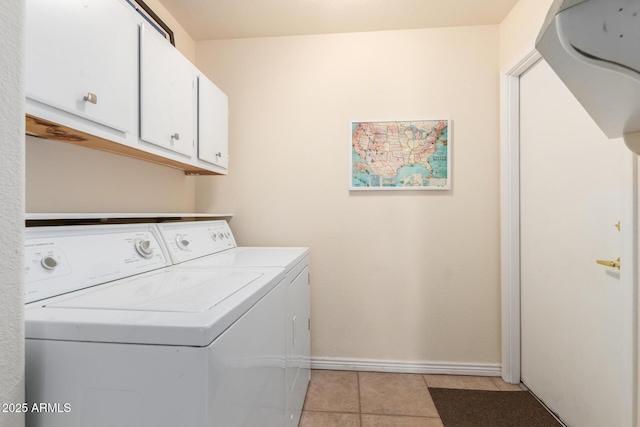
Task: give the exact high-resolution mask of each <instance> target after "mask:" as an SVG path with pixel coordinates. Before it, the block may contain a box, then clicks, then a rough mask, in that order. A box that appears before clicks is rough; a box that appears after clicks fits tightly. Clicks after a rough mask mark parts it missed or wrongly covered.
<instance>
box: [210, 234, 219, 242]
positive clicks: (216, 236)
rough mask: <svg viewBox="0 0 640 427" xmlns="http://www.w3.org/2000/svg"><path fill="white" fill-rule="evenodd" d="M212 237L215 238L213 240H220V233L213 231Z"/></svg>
mask: <svg viewBox="0 0 640 427" xmlns="http://www.w3.org/2000/svg"><path fill="white" fill-rule="evenodd" d="M211 238H212V239H213V241H214V242H215V241H216V240H218V235H217V234H216V233H213V234H212V235H211Z"/></svg>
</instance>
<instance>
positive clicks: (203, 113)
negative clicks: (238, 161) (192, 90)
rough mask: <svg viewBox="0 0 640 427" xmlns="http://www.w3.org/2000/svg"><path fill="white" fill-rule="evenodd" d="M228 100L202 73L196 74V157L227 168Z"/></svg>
mask: <svg viewBox="0 0 640 427" xmlns="http://www.w3.org/2000/svg"><path fill="white" fill-rule="evenodd" d="M228 147H229V100H228V98H227V95H225V93H224V92H223V91H221V90H220V89H219V88H218V87H217V86H216V85H215V84H213V83H212V82H211V80H209V79H208V78H206V77H205V76H203V75H200V76H198V158H199V159H200V160H203V161H205V162H208V163H211V164H214V165H216V166H220V167H223V168H225V169H226V168H227V166H228V163H229V152H228Z"/></svg>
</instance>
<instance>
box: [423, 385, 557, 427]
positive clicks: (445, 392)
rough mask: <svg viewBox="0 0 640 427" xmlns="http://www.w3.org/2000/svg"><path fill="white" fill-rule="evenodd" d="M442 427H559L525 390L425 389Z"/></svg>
mask: <svg viewBox="0 0 640 427" xmlns="http://www.w3.org/2000/svg"><path fill="white" fill-rule="evenodd" d="M429 393H431V397H432V398H433V401H434V403H435V404H436V408H437V409H438V413H439V414H440V418H441V419H442V423H443V424H444V427H559V426H560V425H561V424H560V423H558V421H556V419H555V418H554V417H553V416H552V415H551V414H550V413H549V412H548V411H547V410H546V409H545V408H544V406H542V405H541V404H540V402H538V401H537V400H536V399H535V397H533V396H532V395H531V393H529V392H528V391H480V390H458V389H447V388H429Z"/></svg>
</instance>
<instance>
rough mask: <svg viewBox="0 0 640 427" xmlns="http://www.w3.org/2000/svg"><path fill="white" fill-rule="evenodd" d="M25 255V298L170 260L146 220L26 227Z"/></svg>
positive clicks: (50, 294) (46, 295)
mask: <svg viewBox="0 0 640 427" xmlns="http://www.w3.org/2000/svg"><path fill="white" fill-rule="evenodd" d="M24 255H25V259H24V269H25V302H26V303H29V302H33V301H38V300H41V299H44V298H49V297H53V296H56V295H61V294H64V293H67V292H71V291H75V290H78V289H83V288H87V287H90V286H95V285H99V284H101V283H106V282H110V281H112V280H117V279H122V278H124V277H129V276H133V275H136V274H140V273H144V272H147V271H151V270H155V269H158V268H162V267H166V266H167V265H169V264H170V263H169V262H168V260H167V258H166V256H165V254H164V252H163V250H162V246H161V240H160V238H159V236H158V233H157V230H156V229H155V227H152V226H150V225H147V224H129V225H90V226H67V227H30V228H27V229H26V230H25V247H24Z"/></svg>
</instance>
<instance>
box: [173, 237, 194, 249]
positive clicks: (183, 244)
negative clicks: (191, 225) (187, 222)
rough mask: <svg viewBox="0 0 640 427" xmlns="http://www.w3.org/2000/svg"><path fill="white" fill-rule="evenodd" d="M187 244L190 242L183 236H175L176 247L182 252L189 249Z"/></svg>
mask: <svg viewBox="0 0 640 427" xmlns="http://www.w3.org/2000/svg"><path fill="white" fill-rule="evenodd" d="M189 243H191V241H190V240H187V239H185V238H184V237H183V236H180V235H178V236H176V245H178V247H179V248H180V249H182V250H183V251H186V250H187V249H189Z"/></svg>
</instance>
